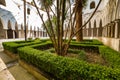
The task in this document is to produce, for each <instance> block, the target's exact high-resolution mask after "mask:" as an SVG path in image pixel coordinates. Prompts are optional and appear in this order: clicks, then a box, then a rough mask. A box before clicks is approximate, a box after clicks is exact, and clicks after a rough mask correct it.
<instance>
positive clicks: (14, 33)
mask: <svg viewBox="0 0 120 80" xmlns="http://www.w3.org/2000/svg"><path fill="white" fill-rule="evenodd" d="M13 39H15V31H14V30H13Z"/></svg>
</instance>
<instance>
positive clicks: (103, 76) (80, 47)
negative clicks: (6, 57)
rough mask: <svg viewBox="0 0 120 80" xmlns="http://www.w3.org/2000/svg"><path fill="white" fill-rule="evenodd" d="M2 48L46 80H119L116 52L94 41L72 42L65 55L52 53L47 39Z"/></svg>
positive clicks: (53, 51)
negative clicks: (40, 73)
mask: <svg viewBox="0 0 120 80" xmlns="http://www.w3.org/2000/svg"><path fill="white" fill-rule="evenodd" d="M3 46H4V50H5V51H7V52H9V53H10V54H11V55H15V56H17V58H18V60H20V61H23V62H25V63H26V64H29V65H32V66H34V67H35V68H37V70H38V71H39V70H40V71H41V72H42V73H43V75H45V76H46V75H47V78H48V79H55V80H99V79H100V80H119V79H120V76H119V75H120V70H119V69H120V65H119V62H120V53H119V52H117V51H115V50H113V49H111V48H109V47H108V46H105V45H103V44H102V43H101V42H99V41H98V40H87V39H86V40H83V41H81V42H77V41H75V40H72V41H71V42H70V46H69V49H68V51H67V54H66V55H65V56H59V55H58V54H56V52H55V49H54V47H53V44H52V42H51V41H50V40H49V39H41V40H40V39H35V40H29V41H14V42H4V43H3Z"/></svg>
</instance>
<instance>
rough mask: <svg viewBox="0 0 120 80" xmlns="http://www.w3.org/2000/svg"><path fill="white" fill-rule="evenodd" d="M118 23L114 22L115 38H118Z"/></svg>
mask: <svg viewBox="0 0 120 80" xmlns="http://www.w3.org/2000/svg"><path fill="white" fill-rule="evenodd" d="M118 27H119V25H118V21H115V38H118Z"/></svg>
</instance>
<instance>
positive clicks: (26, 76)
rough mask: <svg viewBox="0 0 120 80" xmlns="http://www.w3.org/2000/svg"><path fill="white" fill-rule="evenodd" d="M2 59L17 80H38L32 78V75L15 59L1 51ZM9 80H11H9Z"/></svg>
mask: <svg viewBox="0 0 120 80" xmlns="http://www.w3.org/2000/svg"><path fill="white" fill-rule="evenodd" d="M0 57H1V59H2V60H3V61H4V63H5V64H6V66H7V68H8V70H9V71H10V73H11V74H12V75H13V76H14V78H15V80H37V79H35V77H34V76H32V75H31V74H30V73H28V72H27V71H26V70H25V69H24V68H22V67H21V66H20V65H19V64H18V63H17V62H16V61H15V60H14V59H12V58H11V57H9V56H8V55H7V54H5V53H4V52H3V51H0ZM11 62H12V63H11ZM0 80H1V79H0ZM3 80H6V79H3ZM7 80H9V79H7ZM11 80H12V79H11Z"/></svg>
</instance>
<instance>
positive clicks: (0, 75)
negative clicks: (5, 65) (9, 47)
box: [0, 69, 15, 80]
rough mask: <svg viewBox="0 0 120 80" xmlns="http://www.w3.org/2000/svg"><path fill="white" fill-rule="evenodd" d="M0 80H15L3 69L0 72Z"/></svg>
mask: <svg viewBox="0 0 120 80" xmlns="http://www.w3.org/2000/svg"><path fill="white" fill-rule="evenodd" d="M0 80H15V79H14V77H13V76H12V75H11V73H10V72H9V71H8V70H7V69H5V70H3V71H1V72H0Z"/></svg>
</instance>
